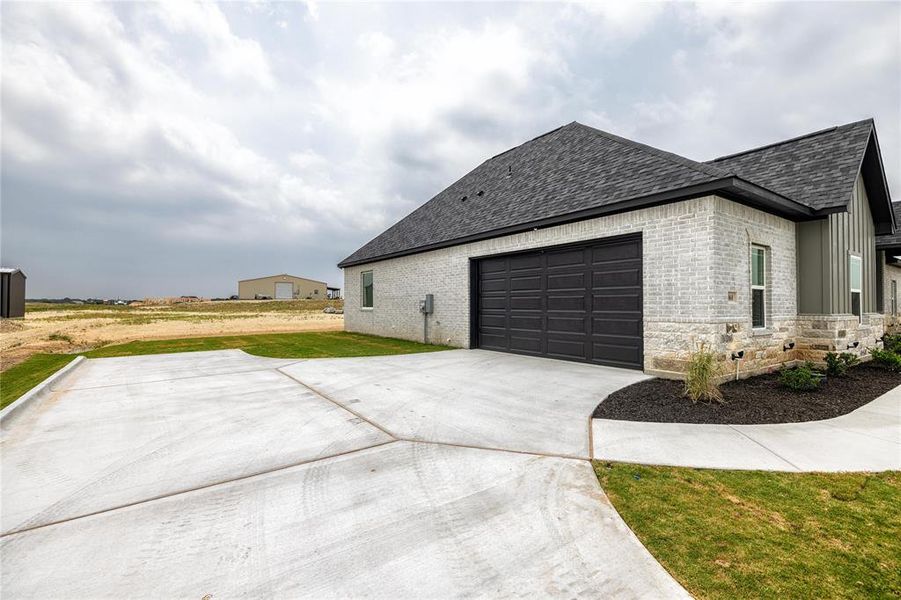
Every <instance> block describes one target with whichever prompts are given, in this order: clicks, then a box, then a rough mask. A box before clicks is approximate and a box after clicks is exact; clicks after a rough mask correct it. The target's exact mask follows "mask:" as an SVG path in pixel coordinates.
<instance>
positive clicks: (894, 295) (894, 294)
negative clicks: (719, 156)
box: [891, 279, 898, 315]
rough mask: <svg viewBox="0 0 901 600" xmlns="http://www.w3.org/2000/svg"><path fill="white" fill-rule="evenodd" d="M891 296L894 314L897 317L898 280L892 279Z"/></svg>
mask: <svg viewBox="0 0 901 600" xmlns="http://www.w3.org/2000/svg"><path fill="white" fill-rule="evenodd" d="M891 294H892V296H891V307H892V314H893V315H897V314H898V280H897V279H892V289H891Z"/></svg>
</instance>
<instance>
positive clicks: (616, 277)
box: [591, 269, 641, 289]
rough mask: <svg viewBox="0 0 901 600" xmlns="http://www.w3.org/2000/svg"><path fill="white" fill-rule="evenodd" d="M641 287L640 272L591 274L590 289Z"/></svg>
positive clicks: (620, 271) (636, 270) (600, 272)
mask: <svg viewBox="0 0 901 600" xmlns="http://www.w3.org/2000/svg"><path fill="white" fill-rule="evenodd" d="M639 285H641V271H639V270H638V269H628V270H616V271H612V270H611V271H594V272H593V273H592V274H591V287H592V288H594V289H597V288H609V287H633V286H639Z"/></svg>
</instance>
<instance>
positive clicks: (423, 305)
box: [419, 294, 435, 315]
mask: <svg viewBox="0 0 901 600" xmlns="http://www.w3.org/2000/svg"><path fill="white" fill-rule="evenodd" d="M434 310H435V296H434V295H432V294H426V295H425V298H423V299H422V300H420V301H419V312H421V313H423V314H425V315H430V314H432V312H434Z"/></svg>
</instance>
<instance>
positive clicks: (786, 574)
mask: <svg viewBox="0 0 901 600" xmlns="http://www.w3.org/2000/svg"><path fill="white" fill-rule="evenodd" d="M594 467H595V472H596V473H597V476H598V479H599V480H600V482H601V486H602V487H603V488H604V491H605V492H606V493H607V496H608V497H609V498H610V500H611V501H612V502H613V505H614V506H615V507H616V510H617V511H618V512H619V514H620V515H622V517H623V519H625V521H626V523H627V524H628V525H629V527H631V528H632V530H633V531H634V532H635V533H636V534H637V535H638V537H639V538H640V539H641V541H642V543H643V544H644V545H645V546H646V547H647V549H648V550H649V551H650V552H651V554H653V555H654V557H655V558H656V559H657V560H658V561H660V563H661V564H663V566H664V567H666V569H667V570H668V571H669V572H670V573H671V574H672V575H673V576H674V577H675V578H676V579H677V580H678V581H679V582H680V583H681V584H682V585H683V586H684V587H685V588H686V589H687V590H688V591H689V592H690V593H691V594H693V595H694V596H695V597H697V598H729V599H733V598H898V597H899V595H901V508H899V507H901V472H898V471H894V472H888V473H770V472H763V471H718V470H703V469H689V468H674V467H649V466H639V465H629V464H617V463H605V462H600V461H596V462H595V463H594Z"/></svg>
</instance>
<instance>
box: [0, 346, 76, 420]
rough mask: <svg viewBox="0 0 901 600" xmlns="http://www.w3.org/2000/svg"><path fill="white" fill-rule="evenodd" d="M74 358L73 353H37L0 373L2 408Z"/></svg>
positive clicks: (0, 404) (0, 401)
mask: <svg viewBox="0 0 901 600" xmlns="http://www.w3.org/2000/svg"><path fill="white" fill-rule="evenodd" d="M73 360H75V356H73V355H72V354H35V355H33V356H31V357H29V358H28V359H27V360H25V361H24V362H21V363H19V364H17V365H15V366H13V367H10V368H9V369H7V370H5V371H3V372H2V373H0V409H3V408H6V407H7V405H9V404H12V403H13V402H14V401H15V400H16V399H18V398H19V396H21V395H22V394H24V393H25V392H27V391H28V390H30V389H31V388H33V387H34V386H36V385H37V384H39V383H40V382H42V381H44V380H45V379H47V378H48V377H50V376H51V375H53V374H54V373H55V372H56V371H58V370H59V369H61V368H63V367H64V366H65V365H67V364H69V363H70V362H71V361H73Z"/></svg>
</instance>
